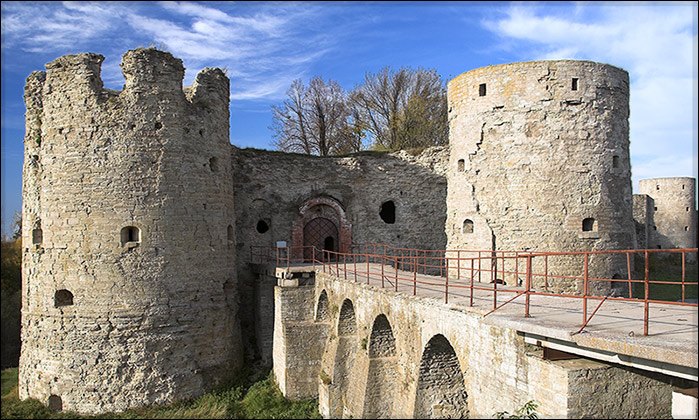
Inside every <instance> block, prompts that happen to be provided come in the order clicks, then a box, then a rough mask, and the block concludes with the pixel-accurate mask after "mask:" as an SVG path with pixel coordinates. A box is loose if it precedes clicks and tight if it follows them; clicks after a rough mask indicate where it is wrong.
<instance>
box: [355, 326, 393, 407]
mask: <svg viewBox="0 0 699 420" xmlns="http://www.w3.org/2000/svg"><path fill="white" fill-rule="evenodd" d="M398 368H399V365H398V354H397V351H396V339H395V337H394V336H393V329H392V328H391V323H390V322H389V321H388V318H387V317H386V315H384V314H380V315H378V316H377V317H376V318H375V319H374V325H373V326H372V328H371V335H370V336H369V369H368V372H367V384H366V387H365V389H366V391H365V395H364V413H363V415H362V417H363V418H379V417H384V418H395V417H397V415H396V413H395V409H394V407H393V403H394V401H395V399H396V393H395V390H396V387H397V382H398V377H399V373H398Z"/></svg>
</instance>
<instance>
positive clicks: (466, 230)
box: [462, 219, 473, 233]
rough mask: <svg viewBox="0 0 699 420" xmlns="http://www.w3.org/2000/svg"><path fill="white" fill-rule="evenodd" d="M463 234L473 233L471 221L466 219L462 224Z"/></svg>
mask: <svg viewBox="0 0 699 420" xmlns="http://www.w3.org/2000/svg"><path fill="white" fill-rule="evenodd" d="M462 231H463V233H473V220H471V219H466V220H464V224H463V229H462Z"/></svg>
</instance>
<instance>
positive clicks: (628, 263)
mask: <svg viewBox="0 0 699 420" xmlns="http://www.w3.org/2000/svg"><path fill="white" fill-rule="evenodd" d="M626 273H627V274H628V279H629V299H632V298H633V287H632V283H631V253H630V252H627V253H626Z"/></svg>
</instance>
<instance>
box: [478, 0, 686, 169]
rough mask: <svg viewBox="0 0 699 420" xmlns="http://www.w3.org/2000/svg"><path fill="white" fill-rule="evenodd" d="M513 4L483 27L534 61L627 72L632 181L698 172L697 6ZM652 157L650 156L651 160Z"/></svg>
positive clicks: (504, 44)
mask: <svg viewBox="0 0 699 420" xmlns="http://www.w3.org/2000/svg"><path fill="white" fill-rule="evenodd" d="M569 12H570V9H568V8H557V7H555V6H553V7H542V6H539V5H535V6H519V5H517V6H512V7H509V8H507V9H506V10H505V14H504V17H503V18H501V19H497V20H490V21H486V22H484V26H485V27H487V28H488V29H490V30H491V31H494V32H496V33H498V34H499V35H500V36H501V37H502V39H503V41H504V42H503V48H505V47H507V48H510V49H512V47H511V43H512V41H513V40H514V41H518V42H520V43H523V44H525V47H523V48H522V47H521V46H520V47H519V50H520V51H523V52H525V53H526V52H529V53H531V51H535V53H534V55H535V57H531V56H530V57H522V59H523V60H532V59H566V58H569V59H585V60H592V61H598V62H603V63H608V64H612V65H615V66H618V67H621V68H624V69H625V70H627V71H628V72H629V77H630V81H631V93H630V96H631V97H630V106H631V116H630V127H631V162H632V165H633V176H634V178H635V179H636V178H637V177H638V176H644V177H663V176H680V175H675V174H684V175H682V176H690V175H688V174H694V175H693V176H697V174H696V166H697V164H696V159H697V157H696V149H694V148H693V145H694V144H695V143H696V135H697V131H696V130H697V128H696V127H697V126H696V124H697V123H696V112H697V109H696V100H697V63H696V59H697V32H696V31H697V21H696V15H697V6H696V3H671V4H670V5H666V4H665V3H663V4H661V3H643V4H637V3H621V4H619V3H581V4H579V5H578V7H576V9H575V11H574V13H569ZM564 13H568V14H564ZM651 156H652V157H653V158H652V159H650V158H649V157H651Z"/></svg>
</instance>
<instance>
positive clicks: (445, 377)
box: [414, 334, 469, 418]
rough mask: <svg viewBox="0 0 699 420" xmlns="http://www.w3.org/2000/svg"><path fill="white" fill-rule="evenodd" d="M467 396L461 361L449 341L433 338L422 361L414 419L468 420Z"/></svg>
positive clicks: (441, 336) (424, 352)
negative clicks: (457, 419) (443, 419)
mask: <svg viewBox="0 0 699 420" xmlns="http://www.w3.org/2000/svg"><path fill="white" fill-rule="evenodd" d="M468 413H469V410H468V394H467V393H466V385H465V383H464V375H463V372H461V367H460V364H459V359H458V358H457V356H456V352H455V351H454V347H452V345H451V343H449V340H447V338H446V337H444V336H443V335H441V334H436V335H434V336H433V337H432V338H431V339H430V341H429V342H428V343H427V345H425V348H424V350H423V352H422V358H421V360H420V371H419V376H418V383H417V390H416V393H415V412H414V417H415V418H467V417H468Z"/></svg>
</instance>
